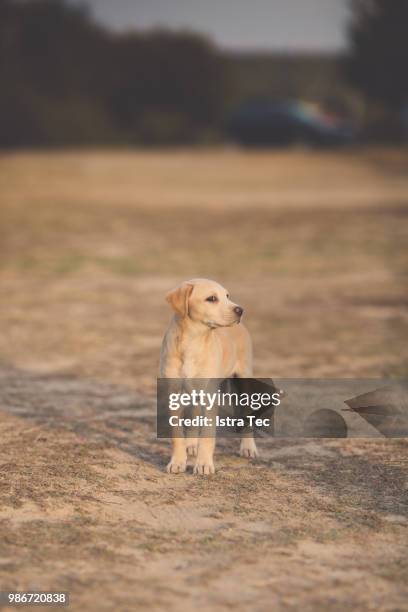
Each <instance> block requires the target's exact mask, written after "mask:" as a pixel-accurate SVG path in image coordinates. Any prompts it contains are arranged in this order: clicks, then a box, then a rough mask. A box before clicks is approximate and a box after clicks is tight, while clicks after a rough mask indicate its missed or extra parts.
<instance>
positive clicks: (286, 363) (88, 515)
mask: <svg viewBox="0 0 408 612" xmlns="http://www.w3.org/2000/svg"><path fill="white" fill-rule="evenodd" d="M0 232H1V235H0V279H1V288H2V291H1V297H0V326H1V330H2V331H1V334H0V410H1V413H0V432H1V445H0V587H1V589H0V590H5V589H6V588H14V589H19V590H26V589H33V588H35V587H37V588H38V589H42V590H46V589H53V590H58V589H60V590H66V591H70V593H71V602H72V603H71V608H72V609H74V610H138V609H145V608H147V607H150V608H152V609H157V610H159V609H166V610H176V609H179V607H180V606H183V608H184V609H186V610H192V609H199V610H230V609H234V610H238V611H241V610H248V609H249V610H255V611H258V610H259V611H264V610H265V611H266V610H277V611H280V610H285V611H286V610H288V611H291V612H292V611H293V612H295V611H296V612H297V611H298V610H302V611H306V612H308V611H310V612H312V611H313V612H314V611H321V612H323V611H324V612H326V611H330V612H331V611H335V612H337V611H338V612H343V611H344V610H346V609H350V610H367V611H368V610H370V611H371V610H372V611H374V610H375V611H387V612H397V611H403V610H408V589H407V584H408V560H407V546H408V537H407V536H408V499H407V497H408V477H407V471H406V468H407V459H408V444H407V443H406V442H405V441H403V440H394V441H390V440H387V441H384V440H381V439H379V440H357V441H352V440H344V441H338V440H337V441H334V440H331V441H319V442H317V441H313V440H308V441H307V440H291V441H285V440H279V441H278V440H277V441H273V440H270V441H263V442H262V443H261V458H260V460H259V461H257V462H253V463H247V462H246V461H245V460H243V459H241V458H239V457H237V456H236V450H237V449H236V444H233V442H232V441H228V442H227V441H222V442H221V443H220V444H219V449H218V453H217V463H216V465H217V468H218V471H217V473H216V474H215V476H213V477H209V478H196V477H193V476H192V474H191V471H190V472H188V473H186V474H183V475H178V476H173V477H169V476H167V475H166V474H165V473H164V466H165V464H166V461H167V457H168V447H167V443H166V442H165V441H158V440H156V439H155V425H154V410H155V398H154V393H155V376H156V370H157V362H158V352H159V348H160V341H161V336H162V333H163V330H164V328H165V325H166V323H167V321H168V319H169V316H170V313H169V311H168V308H167V305H166V303H165V302H164V297H163V296H164V294H165V292H166V291H167V290H168V289H170V288H172V287H173V286H174V285H175V284H176V283H178V282H179V281H180V280H183V279H185V278H189V277H193V276H195V277H197V276H207V277H210V278H215V279H216V280H218V281H219V282H221V283H223V284H224V285H225V286H227V287H228V288H229V289H230V292H231V295H232V297H233V299H234V300H236V301H237V302H238V303H240V304H242V305H243V306H244V307H245V310H246V324H247V326H248V327H249V329H250V331H251V333H252V336H253V341H254V349H255V373H256V375H258V376H272V377H297V376H299V377H339V378H341V377H359V376H361V377H362V376H365V377H381V376H390V377H395V376H408V343H407V338H408V311H407V305H408V297H407V290H406V281H407V276H408V252H407V244H408V152H406V151H392V150H367V151H355V152H344V153H343V152H340V153H332V152H330V153H324V154H323V153H319V152H308V151H301V150H299V151H290V152H285V151H281V152H252V153H245V152H240V151H235V150H214V151H210V150H208V151H207V150H204V151H190V150H185V151H183V150H180V151H177V152H175V151H162V152H157V151H156V152H153V151H152V152H125V151H123V152H120V151H118V152H98V151H94V152H93V151H83V152H61V153H19V154H3V155H1V156H0Z"/></svg>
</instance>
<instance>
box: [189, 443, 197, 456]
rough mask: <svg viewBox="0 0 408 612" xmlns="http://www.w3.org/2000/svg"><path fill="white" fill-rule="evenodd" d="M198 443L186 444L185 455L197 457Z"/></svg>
mask: <svg viewBox="0 0 408 612" xmlns="http://www.w3.org/2000/svg"><path fill="white" fill-rule="evenodd" d="M197 451H198V444H197V443H196V442H194V443H191V444H188V445H187V455H189V457H197Z"/></svg>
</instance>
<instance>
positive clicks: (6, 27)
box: [0, 0, 226, 147]
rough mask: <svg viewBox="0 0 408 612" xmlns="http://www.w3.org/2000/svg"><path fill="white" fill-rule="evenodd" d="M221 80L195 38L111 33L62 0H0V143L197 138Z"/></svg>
mask: <svg viewBox="0 0 408 612" xmlns="http://www.w3.org/2000/svg"><path fill="white" fill-rule="evenodd" d="M225 82H226V80H225V74H224V63H223V60H222V58H221V57H220V55H219V53H218V52H217V50H216V49H215V48H214V47H213V46H212V45H211V44H210V43H209V42H207V40H206V39H204V38H202V37H200V36H197V35H195V34H190V33H177V34H172V33H169V32H162V31H155V32H151V33H148V34H140V33H136V32H134V33H127V34H123V35H121V34H114V33H112V32H109V31H107V30H106V29H104V28H102V27H100V26H98V25H96V24H95V23H94V22H93V20H92V19H91V17H90V15H89V13H88V11H87V9H86V8H85V7H78V6H77V5H74V6H72V5H68V4H66V3H65V2H64V1H63V0H32V1H21V0H20V1H18V0H0V83H1V89H0V146H3V147H4V146H30V145H59V144H80V143H101V142H104V143H115V142H122V143H123V142H129V143H131V142H140V143H155V142H161V143H166V142H168V143H172V142H183V141H194V140H196V139H201V140H202V139H203V138H205V137H206V135H207V134H211V130H213V129H214V127H215V126H216V125H217V122H218V121H219V119H220V114H221V112H222V106H223V100H224V97H225V91H224V88H225Z"/></svg>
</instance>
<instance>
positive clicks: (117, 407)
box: [0, 368, 408, 611]
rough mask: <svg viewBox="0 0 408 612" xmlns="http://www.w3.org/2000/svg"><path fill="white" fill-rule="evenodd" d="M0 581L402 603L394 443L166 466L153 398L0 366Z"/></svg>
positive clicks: (277, 601)
mask: <svg viewBox="0 0 408 612" xmlns="http://www.w3.org/2000/svg"><path fill="white" fill-rule="evenodd" d="M0 402H1V408H2V413H1V416H0V428H1V429H0V431H1V440H2V444H1V451H0V465H1V481H0V482H1V486H0V492H1V511H0V529H1V539H0V555H1V561H0V580H1V584H2V585H8V586H9V587H10V588H15V589H26V588H27V587H28V586H29V587H30V588H34V587H37V588H38V589H43V590H46V589H51V588H52V589H61V590H68V591H70V592H71V598H72V608H73V609H75V610H84V609H87V610H101V609H102V610H112V609H118V610H131V609H141V608H142V607H151V608H153V609H170V610H173V609H176V608H179V607H180V606H183V607H184V608H186V609H192V608H198V609H202V610H214V609H226V610H227V609H230V608H234V609H238V610H245V609H248V608H249V609H251V610H262V611H263V610H270V609H274V610H293V611H295V610H296V611H297V610H299V609H302V610H310V611H312V610H313V611H315V610H322V611H323V610H329V609H330V610H339V611H340V610H341V611H343V610H344V609H346V608H347V609H355V610H357V609H358V610H387V611H388V610H389V611H391V610H393V611H396V610H405V609H407V601H408V599H407V598H408V589H407V586H406V585H407V577H408V574H407V572H408V564H407V560H408V559H407V554H406V550H407V547H406V544H407V530H408V481H407V472H406V467H407V462H408V445H407V444H406V443H405V442H402V441H384V440H378V441H376V440H371V441H365V442H364V441H350V440H349V441H347V440H345V441H342V442H338V441H326V442H321V441H319V442H315V441H313V440H309V441H297V442H293V441H291V442H287V441H284V440H279V441H273V440H263V441H262V442H261V450H262V457H261V460H260V461H258V462H256V463H255V462H254V463H251V464H248V463H247V462H246V461H245V460H243V459H241V458H239V457H237V456H236V450H237V448H236V444H235V441H228V442H223V443H221V444H220V445H219V451H218V459H217V466H218V471H217V474H216V475H215V476H214V477H211V478H205V479H204V478H197V477H193V476H192V474H191V473H187V474H185V475H180V476H177V477H169V476H167V475H166V474H165V473H164V471H163V468H164V465H165V463H166V460H167V457H168V448H167V443H166V442H165V441H157V440H156V439H155V432H154V402H153V401H152V399H151V398H143V397H142V396H140V394H137V393H135V392H134V391H131V390H129V389H126V388H123V387H119V386H114V385H103V384H101V383H96V382H95V381H93V382H92V381H88V380H80V379H73V378H70V377H66V376H65V377H49V376H38V375H33V374H27V373H24V372H21V371H16V370H10V369H5V368H3V369H2V370H1V394H0Z"/></svg>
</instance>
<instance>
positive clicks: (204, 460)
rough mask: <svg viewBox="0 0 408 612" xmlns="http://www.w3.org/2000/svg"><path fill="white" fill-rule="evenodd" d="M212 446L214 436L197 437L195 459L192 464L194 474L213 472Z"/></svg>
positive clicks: (213, 446)
mask: <svg viewBox="0 0 408 612" xmlns="http://www.w3.org/2000/svg"><path fill="white" fill-rule="evenodd" d="M214 433H215V432H214ZM214 448H215V436H213V437H211V438H199V440H198V451H197V461H196V464H195V466H194V474H202V475H208V474H214V472H215V467H214Z"/></svg>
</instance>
